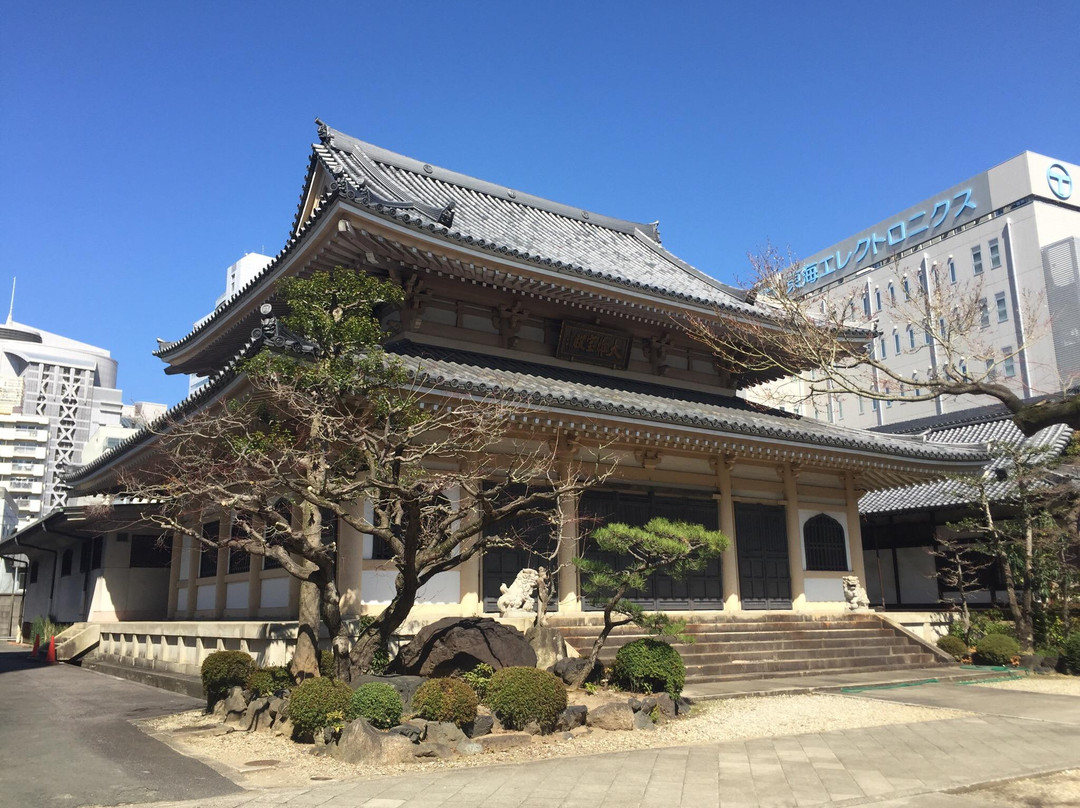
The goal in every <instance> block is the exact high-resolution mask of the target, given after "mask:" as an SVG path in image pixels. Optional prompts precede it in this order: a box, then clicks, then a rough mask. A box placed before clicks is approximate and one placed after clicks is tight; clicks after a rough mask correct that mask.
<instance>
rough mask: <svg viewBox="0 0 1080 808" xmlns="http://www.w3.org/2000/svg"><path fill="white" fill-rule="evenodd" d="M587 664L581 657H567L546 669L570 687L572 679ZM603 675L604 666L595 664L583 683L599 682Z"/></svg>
mask: <svg viewBox="0 0 1080 808" xmlns="http://www.w3.org/2000/svg"><path fill="white" fill-rule="evenodd" d="M588 664H589V660H587V659H582V658H581V657H567V658H566V659H560V660H559V661H558V662H556V663H555V664H554V665H552V666H551V667H550V668H548V670H549V671H551V672H552V673H554V674H555V675H556V676H558V677H559V678H560V679H562V680H563V682H564V683H565V684H568V685H570V684H573V683H574V679H576V678H577V676H578V674H579V673H581V671H582V670H584V668H585V667H586V666H587V665H588ZM603 674H604V666H603V665H601V664H600V663H599V662H597V663H596V667H594V668H593V669H592V673H590V674H589V678H588V679H586V680H585V681H587V682H599V681H600V679H601V678H602V677H603Z"/></svg>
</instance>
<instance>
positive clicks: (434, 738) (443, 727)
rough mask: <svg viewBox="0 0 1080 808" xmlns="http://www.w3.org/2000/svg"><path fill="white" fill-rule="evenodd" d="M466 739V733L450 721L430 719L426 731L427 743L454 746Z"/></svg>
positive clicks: (425, 738)
mask: <svg viewBox="0 0 1080 808" xmlns="http://www.w3.org/2000/svg"><path fill="white" fill-rule="evenodd" d="M464 740H465V733H464V732H462V731H461V729H460V728H459V727H458V726H457V724H453V723H451V722H449V721H428V722H427V731H426V732H425V733H424V741H425V742H427V743H436V744H446V745H448V746H454V745H456V744H457V743H459V742H461V741H464Z"/></svg>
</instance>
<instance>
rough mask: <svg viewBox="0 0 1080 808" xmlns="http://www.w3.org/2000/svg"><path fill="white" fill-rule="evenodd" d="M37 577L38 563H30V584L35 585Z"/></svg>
mask: <svg viewBox="0 0 1080 808" xmlns="http://www.w3.org/2000/svg"><path fill="white" fill-rule="evenodd" d="M37 577H38V563H37V562H36V561H31V562H30V583H32V584H36V583H37Z"/></svg>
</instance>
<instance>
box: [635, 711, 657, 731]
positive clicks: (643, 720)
mask: <svg viewBox="0 0 1080 808" xmlns="http://www.w3.org/2000/svg"><path fill="white" fill-rule="evenodd" d="M634 729H656V724H654V723H653V720H652V719H651V718H650V717H649V714H648V713H647V712H645V711H644V710H639V711H638V712H636V713H634Z"/></svg>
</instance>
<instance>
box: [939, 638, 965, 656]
mask: <svg viewBox="0 0 1080 808" xmlns="http://www.w3.org/2000/svg"><path fill="white" fill-rule="evenodd" d="M937 647H938V648H940V649H941V650H942V651H944V652H945V653H946V654H948V655H949V656H951V657H952V658H953V659H956V660H961V659H963V658H964V657H966V656H967V655H968V646H967V643H966V642H964V641H963V640H962V639H960V638H959V637H956V636H954V635H952V634H946V635H945V636H944V637H939V638H938V641H937Z"/></svg>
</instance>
